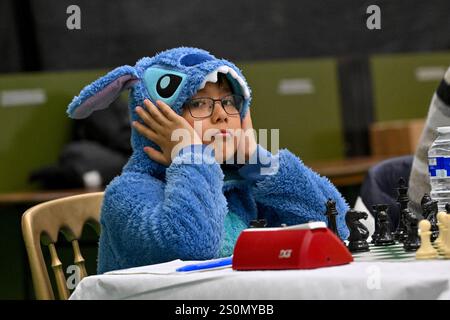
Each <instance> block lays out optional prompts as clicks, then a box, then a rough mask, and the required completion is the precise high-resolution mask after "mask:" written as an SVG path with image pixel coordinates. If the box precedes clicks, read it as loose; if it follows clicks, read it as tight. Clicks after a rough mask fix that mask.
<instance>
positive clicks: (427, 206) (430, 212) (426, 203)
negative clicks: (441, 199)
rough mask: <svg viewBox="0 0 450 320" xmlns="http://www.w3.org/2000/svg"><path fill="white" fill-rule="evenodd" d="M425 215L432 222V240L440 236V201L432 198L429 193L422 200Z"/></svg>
mask: <svg viewBox="0 0 450 320" xmlns="http://www.w3.org/2000/svg"><path fill="white" fill-rule="evenodd" d="M421 205H422V212H423V217H424V218H425V219H427V220H428V221H430V224H431V229H430V231H431V242H434V240H436V239H437V237H438V236H439V227H438V225H437V213H438V211H439V208H438V201H437V200H433V199H431V197H430V195H429V194H427V193H426V194H425V195H424V196H423V198H422V201H421Z"/></svg>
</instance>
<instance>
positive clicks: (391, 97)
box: [370, 52, 450, 121]
mask: <svg viewBox="0 0 450 320" xmlns="http://www.w3.org/2000/svg"><path fill="white" fill-rule="evenodd" d="M370 66H371V73H372V79H373V93H374V106H375V110H374V115H375V120H376V121H390V120H399V119H415V118H425V117H426V115H427V112H428V107H429V105H430V101H431V98H432V96H433V93H434V92H435V91H436V88H437V86H438V85H439V82H440V80H441V79H442V76H440V75H439V71H440V70H442V71H445V70H447V68H448V67H449V66H450V52H441V53H422V54H393V55H377V56H373V57H372V58H371V60H370ZM420 70H422V72H421V71H420ZM432 73H433V74H434V76H433V74H432ZM421 74H422V77H421V76H420V75H421ZM427 74H428V75H429V76H428V77H427V76H426V75H427Z"/></svg>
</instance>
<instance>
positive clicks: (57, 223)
mask: <svg viewBox="0 0 450 320" xmlns="http://www.w3.org/2000/svg"><path fill="white" fill-rule="evenodd" d="M102 201H103V192H95V193H86V194H81V195H76V196H71V197H65V198H61V199H56V200H52V201H48V202H44V203H41V204H38V205H36V206H34V207H32V208H30V209H28V210H27V211H25V213H24V214H23V216H22V233H23V238H24V241H25V247H26V250H27V253H28V259H29V262H30V268H31V275H32V278H33V286H34V290H35V294H36V298H37V299H39V300H44V299H45V300H52V299H55V294H54V292H53V289H52V285H51V282H50V278H49V274H48V271H47V267H46V264H45V261H44V256H43V253H42V248H41V243H42V244H44V245H45V246H48V248H49V252H50V258H51V266H52V269H53V272H54V276H55V282H56V286H57V290H58V295H59V298H60V299H63V300H65V299H67V298H68V297H69V290H68V288H67V285H66V279H65V275H64V271H63V266H62V263H61V261H60V259H59V257H58V254H57V252H56V247H55V243H56V242H57V240H58V234H59V233H60V232H61V233H62V234H63V235H64V237H65V238H66V240H67V241H69V242H71V243H72V248H73V253H74V264H75V265H76V266H77V267H78V268H79V269H78V271H79V275H80V280H81V279H82V278H83V277H85V276H86V275H87V273H86V267H85V264H84V258H83V256H82V255H81V252H80V247H79V243H78V240H79V239H80V237H81V234H82V231H83V227H84V225H85V224H90V225H91V226H92V227H93V228H94V229H95V231H96V232H97V235H100V223H99V220H100V209H101V204H102Z"/></svg>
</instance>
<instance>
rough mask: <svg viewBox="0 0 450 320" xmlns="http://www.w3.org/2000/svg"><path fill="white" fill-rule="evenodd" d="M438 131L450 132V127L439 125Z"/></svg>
mask: <svg viewBox="0 0 450 320" xmlns="http://www.w3.org/2000/svg"><path fill="white" fill-rule="evenodd" d="M437 132H439V133H450V127H438V128H437Z"/></svg>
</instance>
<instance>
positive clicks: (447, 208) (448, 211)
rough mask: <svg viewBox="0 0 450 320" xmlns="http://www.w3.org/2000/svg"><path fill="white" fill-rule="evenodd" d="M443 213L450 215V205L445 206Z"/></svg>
mask: <svg viewBox="0 0 450 320" xmlns="http://www.w3.org/2000/svg"><path fill="white" fill-rule="evenodd" d="M445 212H447V214H450V203H446V204H445Z"/></svg>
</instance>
